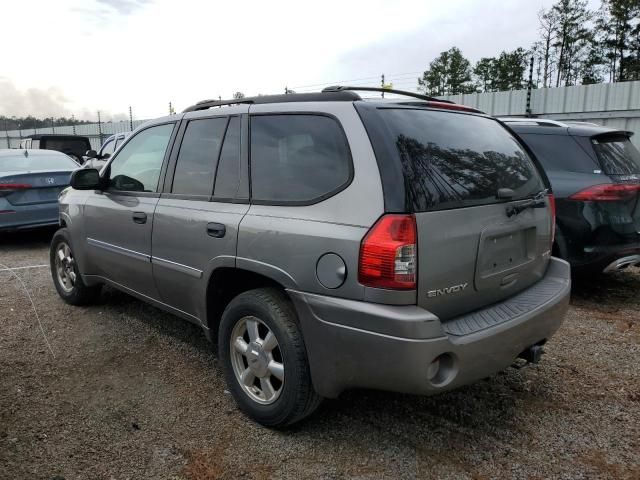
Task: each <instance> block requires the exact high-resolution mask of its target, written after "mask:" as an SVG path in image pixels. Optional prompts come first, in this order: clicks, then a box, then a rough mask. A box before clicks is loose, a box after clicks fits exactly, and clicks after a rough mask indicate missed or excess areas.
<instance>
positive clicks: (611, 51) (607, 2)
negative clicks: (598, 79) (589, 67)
mask: <svg viewBox="0 0 640 480" xmlns="http://www.w3.org/2000/svg"><path fill="white" fill-rule="evenodd" d="M596 28H597V30H598V36H599V40H600V44H601V45H602V50H603V55H602V56H603V59H604V61H605V62H606V66H607V70H608V72H609V78H610V80H612V81H614V82H615V81H620V82H622V81H625V80H638V79H640V0H603V1H602V6H601V7H600V12H599V16H598V20H597V21H596Z"/></svg>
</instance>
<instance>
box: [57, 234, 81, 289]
mask: <svg viewBox="0 0 640 480" xmlns="http://www.w3.org/2000/svg"><path fill="white" fill-rule="evenodd" d="M55 263H56V274H57V276H58V283H59V285H60V287H61V288H62V289H63V290H64V291H65V292H66V293H71V292H72V291H73V289H74V287H75V285H76V278H77V276H76V271H75V260H74V258H73V254H72V253H71V248H69V245H68V244H67V243H65V242H61V243H60V244H58V248H57V249H56V255H55Z"/></svg>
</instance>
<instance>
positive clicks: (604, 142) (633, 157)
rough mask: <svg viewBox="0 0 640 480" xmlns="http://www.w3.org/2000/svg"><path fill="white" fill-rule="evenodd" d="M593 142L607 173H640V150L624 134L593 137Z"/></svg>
mask: <svg viewBox="0 0 640 480" xmlns="http://www.w3.org/2000/svg"><path fill="white" fill-rule="evenodd" d="M591 143H592V144H593V148H594V149H595V151H596V154H597V155H598V159H599V160H600V164H601V165H602V169H603V170H604V173H606V174H607V175H637V174H640V152H638V149H637V148H636V147H635V146H634V145H633V144H632V143H631V140H629V137H627V136H623V135H615V136H604V137H602V136H600V137H597V138H592V139H591Z"/></svg>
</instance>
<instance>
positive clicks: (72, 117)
mask: <svg viewBox="0 0 640 480" xmlns="http://www.w3.org/2000/svg"><path fill="white" fill-rule="evenodd" d="M71 127H72V128H73V134H74V135H75V134H76V116H75V115H71Z"/></svg>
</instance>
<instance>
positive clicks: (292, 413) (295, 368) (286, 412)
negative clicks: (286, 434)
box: [218, 288, 322, 427]
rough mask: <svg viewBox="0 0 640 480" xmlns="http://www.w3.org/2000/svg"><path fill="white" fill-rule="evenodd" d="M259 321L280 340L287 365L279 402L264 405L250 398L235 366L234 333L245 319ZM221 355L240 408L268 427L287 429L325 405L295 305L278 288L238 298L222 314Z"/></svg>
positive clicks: (225, 371)
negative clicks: (315, 386)
mask: <svg viewBox="0 0 640 480" xmlns="http://www.w3.org/2000/svg"><path fill="white" fill-rule="evenodd" d="M247 317H255V318H257V319H258V320H260V322H262V323H263V324H264V325H265V326H266V327H268V328H269V329H270V330H271V331H272V332H273V333H274V334H275V337H276V340H277V342H278V345H279V346H278V348H279V351H280V355H281V358H282V362H283V365H284V381H283V383H282V385H281V391H280V393H279V396H278V397H277V399H276V400H275V401H274V402H273V403H271V404H267V405H265V404H261V403H259V402H258V401H256V400H254V399H253V398H251V397H250V395H249V393H247V392H245V390H244V388H243V387H242V386H241V384H240V380H239V379H238V378H237V377H236V374H235V372H234V367H233V364H232V358H231V357H232V355H233V354H232V351H231V348H232V344H231V337H232V332H233V331H234V329H235V328H236V325H237V324H238V323H239V322H241V321H242V319H243V318H247ZM218 355H219V359H220V364H221V367H222V371H223V373H224V376H225V379H226V382H227V385H228V388H229V391H230V392H231V394H232V395H233V398H234V399H235V401H236V403H237V405H238V407H239V408H240V410H242V411H243V412H244V413H245V414H246V415H248V416H249V417H251V418H252V419H254V420H255V421H256V422H258V423H260V424H262V425H265V426H267V427H285V426H287V425H291V424H293V423H295V422H298V421H300V420H302V419H303V418H305V417H307V416H309V415H311V414H312V413H313V412H314V411H315V410H316V409H317V408H318V406H319V405H320V403H321V402H322V397H320V396H319V395H318V394H317V393H316V392H315V390H314V389H313V385H312V383H311V375H310V372H309V362H308V360H307V352H306V348H305V345H304V341H303V338H302V333H301V332H300V328H299V326H298V323H297V316H296V313H295V310H294V308H293V305H292V304H291V302H290V301H289V299H288V298H287V297H286V295H285V294H284V292H282V291H280V290H277V289H275V288H259V289H255V290H249V291H247V292H244V293H241V294H239V295H238V296H237V297H235V298H234V299H233V300H232V301H231V302H230V303H229V305H227V308H226V309H225V310H224V312H223V314H222V319H221V321H220V327H219V335H218Z"/></svg>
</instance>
